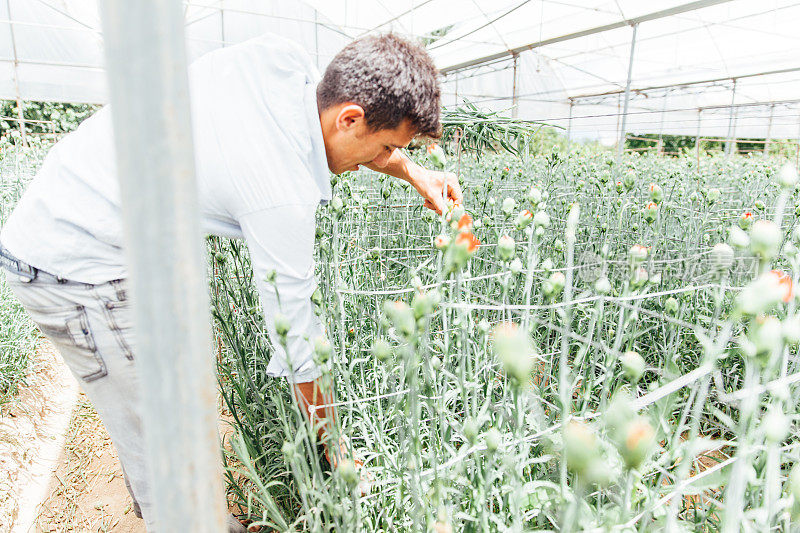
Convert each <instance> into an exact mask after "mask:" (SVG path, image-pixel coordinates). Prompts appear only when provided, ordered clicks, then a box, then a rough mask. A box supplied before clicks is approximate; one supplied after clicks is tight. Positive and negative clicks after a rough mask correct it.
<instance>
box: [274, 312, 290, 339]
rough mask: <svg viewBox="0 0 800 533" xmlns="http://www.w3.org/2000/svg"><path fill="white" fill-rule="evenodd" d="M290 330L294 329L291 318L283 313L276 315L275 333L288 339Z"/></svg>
mask: <svg viewBox="0 0 800 533" xmlns="http://www.w3.org/2000/svg"><path fill="white" fill-rule="evenodd" d="M290 329H292V324H291V323H290V322H289V318H288V317H287V316H286V315H284V314H283V313H275V332H276V333H277V334H278V336H280V337H286V335H288V334H289V330H290Z"/></svg>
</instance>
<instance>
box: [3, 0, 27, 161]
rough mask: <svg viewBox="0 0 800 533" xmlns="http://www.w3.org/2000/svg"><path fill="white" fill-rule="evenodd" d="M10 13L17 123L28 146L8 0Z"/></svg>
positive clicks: (14, 37)
mask: <svg viewBox="0 0 800 533" xmlns="http://www.w3.org/2000/svg"><path fill="white" fill-rule="evenodd" d="M6 11H8V31H9V36H10V37H11V52H12V54H13V55H14V92H15V96H16V100H17V122H18V123H19V132H20V135H22V146H28V132H27V128H26V126H25V112H24V110H23V109H22V96H21V94H20V91H19V72H18V70H19V57H18V56H17V38H16V35H15V34H14V17H13V16H12V15H11V0H6Z"/></svg>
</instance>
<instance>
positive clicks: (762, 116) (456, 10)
mask: <svg viewBox="0 0 800 533" xmlns="http://www.w3.org/2000/svg"><path fill="white" fill-rule="evenodd" d="M183 5H184V11H185V20H186V32H187V46H188V52H189V55H190V58H194V57H197V56H199V55H202V54H203V53H204V52H207V51H209V50H212V49H214V48H217V47H219V46H223V45H224V44H226V43H227V44H230V43H236V42H240V41H242V40H246V39H248V38H250V37H253V36H256V35H259V34H261V33H264V32H274V33H278V34H281V35H284V36H287V37H290V38H292V39H295V40H296V41H298V42H299V43H300V44H301V45H302V46H304V47H305V48H306V49H307V50H308V51H309V52H310V53H311V54H312V56H313V57H316V59H317V63H318V65H319V66H320V67H321V68H324V66H325V64H326V63H327V61H329V59H330V58H331V57H332V55H333V54H335V52H336V51H337V50H338V49H340V48H341V47H342V46H343V45H344V44H346V43H347V42H349V41H350V40H352V39H353V38H357V37H359V36H361V35H365V34H368V33H374V32H383V31H389V30H391V31H395V32H398V33H401V34H405V35H409V36H415V37H418V38H421V39H424V40H425V42H426V43H427V46H428V50H429V51H430V53H431V55H432V56H433V57H434V60H435V61H436V63H437V65H438V66H439V67H440V69H441V70H442V72H443V74H444V78H443V79H444V91H445V104H446V105H452V104H456V103H459V102H460V101H461V100H462V99H464V98H466V99H469V100H471V101H473V102H475V103H477V104H478V105H479V106H481V107H488V108H492V109H497V110H509V109H510V108H511V107H512V106H516V107H517V110H516V114H517V115H518V116H520V117H523V118H530V119H536V120H543V121H545V122H549V123H552V124H556V125H559V126H561V127H564V128H565V129H569V130H570V133H571V135H572V136H574V137H578V138H599V139H601V140H613V139H614V138H616V136H617V134H618V133H617V132H618V131H619V129H620V120H621V119H620V115H621V110H622V108H623V102H624V93H625V88H626V85H627V82H628V70H629V65H630V64H631V63H630V59H631V44H632V37H633V34H634V29H633V28H634V26H635V27H636V30H635V33H636V41H635V46H634V53H633V62H632V68H631V70H630V72H631V76H630V89H631V93H630V94H631V99H630V105H629V113H628V117H627V127H626V129H627V131H631V132H644V131H649V132H661V133H681V134H691V135H694V134H702V135H705V136H709V135H710V136H725V135H726V134H728V133H729V130H730V129H731V128H733V129H735V132H736V135H737V136H739V137H766V136H771V137H774V138H789V137H791V138H797V137H798V136H800V120H798V118H799V117H800V114H799V113H798V109H800V107H798V105H799V103H800V34H798V32H797V31H796V28H797V27H798V25H800V2H792V1H789V0H764V1H755V0H700V1H691V2H690V1H686V0H661V1H659V2H642V1H641V0H611V1H609V0H582V1H580V2H577V1H574V0H536V1H533V0H493V1H486V0H467V1H464V0H413V1H403V0H396V1H394V2H391V3H390V2H387V1H386V0H369V1H366V0H309V1H307V2H305V3H304V2H286V1H280V0H189V1H185V2H183ZM99 28H100V19H99V14H98V11H97V7H96V1H95V0H4V1H2V2H0V71H2V75H0V97H1V98H12V99H13V98H16V97H17V95H19V97H20V98H22V99H29V100H58V101H74V102H104V101H105V99H106V96H105V79H104V73H103V67H102V65H103V54H102V38H101V32H100V29H99ZM734 86H735V91H734ZM731 106H733V107H731ZM731 109H733V112H731ZM509 112H511V111H509ZM570 116H571V117H572V119H571V120H570V119H569V117H570Z"/></svg>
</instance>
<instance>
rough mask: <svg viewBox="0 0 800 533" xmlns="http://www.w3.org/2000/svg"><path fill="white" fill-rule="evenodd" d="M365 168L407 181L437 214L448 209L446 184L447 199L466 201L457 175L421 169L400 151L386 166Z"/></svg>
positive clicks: (391, 157)
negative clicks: (444, 194)
mask: <svg viewBox="0 0 800 533" xmlns="http://www.w3.org/2000/svg"><path fill="white" fill-rule="evenodd" d="M364 166H366V167H367V168H370V169H372V170H374V171H376V172H382V173H383V174H388V175H389V176H393V177H395V178H398V179H401V180H403V181H407V182H408V183H410V184H411V185H413V186H414V188H415V189H416V190H417V192H418V193H419V194H420V196H422V198H423V199H424V200H425V207H427V208H428V209H433V210H434V211H436V212H437V213H441V212H442V211H443V210H444V209H445V207H446V203H445V200H444V198H445V197H444V196H443V194H442V192H443V189H444V187H445V183H446V184H447V198H449V199H451V200H453V201H454V202H455V203H459V204H460V203H462V202H463V201H464V197H463V195H462V194H461V186H460V185H459V183H458V177H457V176H456V175H455V174H453V173H452V172H438V171H436V170H429V169H427V168H425V167H421V166H419V165H418V164H416V163H414V162H413V161H411V160H410V159H409V158H408V157H406V155H405V154H404V153H403V152H401V151H400V150H395V151H394V152H392V155H391V156H389V159H388V161H387V162H386V164H385V165H384V166H379V165H376V164H373V163H368V164H366V165H364Z"/></svg>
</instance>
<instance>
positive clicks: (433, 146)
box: [427, 143, 436, 154]
mask: <svg viewBox="0 0 800 533" xmlns="http://www.w3.org/2000/svg"><path fill="white" fill-rule="evenodd" d="M427 150H428V153H429V154H430V153H431V152H433V151H434V150H436V143H433V144H429V145H428V147H427Z"/></svg>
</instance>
